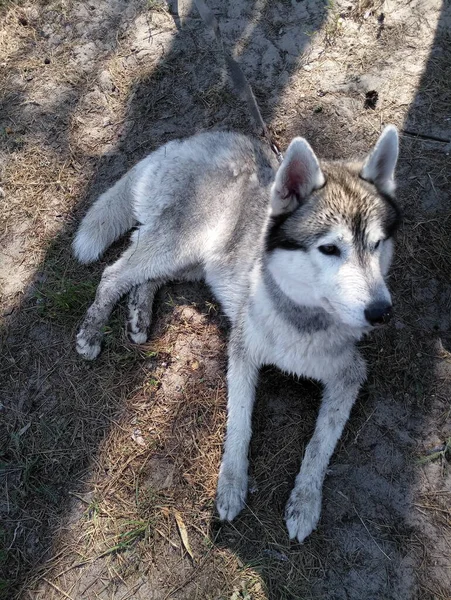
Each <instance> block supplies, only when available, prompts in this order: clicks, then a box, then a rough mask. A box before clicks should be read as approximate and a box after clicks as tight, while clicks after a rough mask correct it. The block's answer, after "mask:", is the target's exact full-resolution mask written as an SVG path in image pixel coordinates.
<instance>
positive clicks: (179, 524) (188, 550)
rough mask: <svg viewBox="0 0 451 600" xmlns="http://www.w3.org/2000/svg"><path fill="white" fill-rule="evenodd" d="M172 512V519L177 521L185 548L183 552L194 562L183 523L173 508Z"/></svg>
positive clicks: (180, 516)
mask: <svg viewBox="0 0 451 600" xmlns="http://www.w3.org/2000/svg"><path fill="white" fill-rule="evenodd" d="M172 510H173V511H174V517H175V520H176V521H177V527H178V528H179V533H180V537H181V538H182V542H183V545H184V546H185V550H186V551H187V552H188V554H189V555H190V556H191V558H192V559H193V560H194V554H193V551H192V550H191V546H190V545H189V540H188V532H187V531H186V527H185V523H184V522H183V519H182V515H181V514H180V513H179V511H178V510H176V509H175V508H173V509H172Z"/></svg>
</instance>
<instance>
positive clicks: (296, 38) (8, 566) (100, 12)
mask: <svg viewBox="0 0 451 600" xmlns="http://www.w3.org/2000/svg"><path fill="white" fill-rule="evenodd" d="M145 8H146V6H145V5H143V4H142V3H139V2H134V3H124V2H109V1H108V0H105V1H104V2H101V3H95V4H94V3H91V4H89V3H88V4H75V5H70V6H69V5H66V4H65V3H64V2H63V3H57V2H55V3H50V4H48V3H43V4H38V5H36V6H35V7H31V8H29V7H25V8H24V9H23V11H24V12H23V13H22V12H21V11H22V9H20V8H18V7H14V8H13V9H11V10H9V8H8V6H7V5H6V7H5V8H4V9H3V10H4V14H5V19H9V21H8V23H9V24H10V25H11V28H13V30H14V31H13V35H16V36H17V37H16V40H15V41H14V40H13V39H11V40H10V39H8V40H7V47H6V53H7V57H8V60H7V65H6V67H7V69H8V77H7V82H8V85H7V86H5V90H4V94H3V97H2V124H1V125H2V130H1V131H2V142H3V143H2V149H1V150H2V160H3V161H4V164H5V171H4V179H3V184H4V189H5V194H6V195H7V197H8V200H9V198H11V197H13V194H14V192H16V191H17V189H18V188H19V187H20V186H21V185H22V186H24V190H25V191H24V193H23V194H22V195H20V194H17V195H16V197H17V198H18V199H19V200H18V203H17V205H16V206H15V207H13V208H14V209H15V210H16V211H17V213H16V214H17V215H18V221H19V222H20V224H19V226H18V227H17V229H15V230H13V231H12V230H10V229H9V230H4V231H3V235H2V238H3V242H4V243H5V248H6V252H8V253H11V252H13V251H14V252H15V251H16V247H15V246H14V244H18V246H19V248H18V249H17V252H19V251H20V252H22V253H24V254H26V253H27V252H30V251H31V250H32V251H33V252H34V251H36V252H37V251H38V250H37V248H38V247H41V248H42V247H43V246H47V250H46V252H45V255H43V256H42V260H41V263H40V265H39V267H38V268H37V269H36V275H35V276H34V277H33V278H32V281H31V283H30V284H29V286H28V287H27V289H25V290H22V292H21V293H19V294H17V295H16V298H15V302H14V303H12V304H11V303H9V304H8V305H5V311H4V315H3V317H4V321H5V323H4V325H3V326H2V330H1V336H2V368H1V379H2V384H1V390H2V392H1V410H2V412H3V414H4V421H3V424H2V426H1V430H2V436H1V476H2V485H3V486H4V496H3V497H4V501H2V504H1V506H0V510H1V513H2V528H1V530H0V535H1V540H2V544H1V545H2V547H3V548H4V549H6V551H3V552H2V554H1V555H0V565H1V567H2V575H1V582H0V583H1V588H0V590H1V592H0V593H1V594H3V596H4V597H5V598H6V597H7V598H12V597H27V596H30V594H31V595H32V596H33V595H34V597H36V594H38V593H39V592H38V591H37V587H36V586H37V585H38V582H40V583H42V581H43V579H42V578H44V577H46V576H49V574H50V573H54V572H55V571H54V569H57V568H58V566H61V563H60V562H59V561H60V559H61V556H60V555H59V554H58V548H60V546H59V544H60V542H61V539H62V538H63V537H64V534H65V532H67V531H68V530H69V529H70V526H71V524H72V523H73V521H74V520H77V518H78V520H80V519H81V520H82V519H83V518H84V516H83V515H85V513H84V511H85V510H87V511H88V512H87V513H86V514H88V515H93V514H95V513H96V509H95V506H94V505H95V499H94V500H92V481H93V473H94V472H95V471H96V469H97V467H98V464H99V461H98V459H97V458H96V455H97V453H98V452H104V451H106V450H105V448H106V446H107V442H108V440H109V439H110V438H111V435H114V433H113V432H114V430H115V428H116V425H117V423H123V422H127V423H128V421H127V419H129V417H130V410H131V409H130V403H129V402H128V401H129V399H130V397H133V398H134V400H133V402H135V395H134V392H135V391H136V390H137V389H138V388H140V387H143V385H144V383H145V382H146V380H147V378H148V377H149V373H152V372H153V371H152V370H153V369H154V368H155V367H156V365H155V364H154V362H153V361H154V357H153V356H149V352H148V351H147V350H142V349H136V348H133V347H132V346H130V345H129V344H128V343H127V341H126V340H125V336H124V334H123V332H122V317H123V315H122V314H121V311H120V310H119V311H118V316H115V317H113V319H112V321H111V323H110V330H109V333H110V334H111V335H107V342H106V347H105V350H104V352H103V354H102V357H101V358H100V360H99V361H97V362H96V363H94V364H86V363H84V362H82V361H80V360H79V359H78V358H77V357H76V355H75V353H74V350H73V339H74V334H75V330H76V326H77V322H78V321H79V319H80V317H81V316H82V314H83V312H84V310H85V309H86V307H87V306H88V304H89V300H90V298H92V296H93V294H94V290H95V286H96V283H97V281H98V279H99V275H100V272H101V269H102V267H104V266H105V264H106V263H107V262H109V261H110V260H111V258H112V256H114V255H115V253H117V247H116V248H113V249H112V250H111V251H110V252H109V254H107V256H106V258H105V259H104V260H102V261H101V262H100V264H98V265H96V266H94V267H89V268H86V267H81V266H79V265H77V264H76V263H75V261H74V260H73V259H72V258H71V252H70V241H71V238H72V235H73V230H74V226H75V224H76V222H78V221H79V218H80V216H81V214H82V212H83V211H84V210H85V207H86V206H87V204H88V203H89V202H90V201H92V199H93V198H94V197H95V196H96V195H98V194H99V193H100V192H101V191H104V190H105V189H106V188H107V187H109V185H111V183H113V182H114V181H115V180H116V179H117V178H118V177H119V176H120V175H121V174H122V173H123V172H125V171H126V170H127V168H129V167H130V166H131V165H132V164H134V163H135V162H136V161H137V160H139V159H140V158H141V157H142V156H143V155H145V154H147V153H148V152H149V151H150V150H152V149H154V148H156V147H157V146H159V145H160V144H161V143H163V142H165V141H167V140H168V139H171V138H174V137H181V136H186V135H190V134H192V133H195V132H197V131H199V130H201V129H208V128H212V127H218V126H219V127H223V128H237V129H239V130H241V131H243V130H244V131H251V130H252V125H251V124H250V123H249V118H248V115H247V112H246V108H245V107H243V106H242V103H241V102H240V101H239V100H237V99H236V97H235V96H234V92H233V90H232V89H231V88H230V86H229V84H228V83H227V79H226V76H225V74H224V69H223V67H222V57H221V56H220V53H219V51H218V50H217V48H216V47H215V44H214V41H213V40H212V39H210V37H209V35H208V33H206V32H205V29H204V26H203V24H202V22H201V21H200V20H199V19H198V18H197V15H196V14H195V12H194V10H191V11H188V13H187V14H186V15H185V16H184V17H183V18H182V25H183V26H182V27H181V28H179V29H178V31H177V33H176V34H175V35H174V34H173V32H172V31H171V27H169V25H168V27H167V28H166V29H165V28H164V27H160V29H158V27H156V28H155V29H153V27H150V28H149V27H147V29H146V22H147V19H148V18H149V15H148V13H147V12H146V10H145ZM211 8H212V9H213V10H215V12H216V13H217V15H218V18H219V20H220V22H221V27H222V29H223V32H224V37H225V38H227V39H228V40H240V48H239V50H240V62H241V64H242V65H243V68H244V70H245V71H246V74H247V75H248V76H249V79H250V83H251V85H252V86H253V88H254V91H255V93H256V95H257V97H258V99H259V101H260V103H261V106H262V112H263V115H264V118H265V119H267V120H268V121H269V120H271V117H272V115H273V111H274V110H275V108H276V107H277V98H278V96H279V95H280V94H281V93H282V92H283V89H284V88H285V86H286V84H287V81H288V79H289V77H290V74H291V72H292V70H293V69H294V68H295V67H296V65H297V59H298V58H299V56H300V55H301V54H302V52H303V51H304V50H305V48H306V45H307V43H308V40H309V37H308V36H309V35H310V34H311V31H312V30H314V29H316V28H319V27H320V25H321V23H322V22H323V20H324V19H325V17H326V14H327V8H326V5H325V4H324V3H323V2H318V3H316V4H315V5H314V6H313V7H310V8H305V7H294V8H289V7H288V8H287V7H286V6H285V5H283V4H281V5H280V6H273V5H272V3H269V2H263V3H260V4H259V3H249V5H245V6H244V7H241V9H239V8H238V7H237V5H235V4H234V5H233V6H231V7H228V8H227V9H224V8H223V7H222V5H220V4H218V3H217V4H216V5H213V4H212V6H211ZM301 8H302V10H301ZM238 10H241V11H242V14H241V16H240V18H239V19H238V18H237V11H238ZM287 10H288V12H289V13H290V15H291V21H290V22H289V23H288V25H287V23H286V22H285V21H283V18H284V14H285V12H287ZM309 10H310V13H309ZM157 13H158V11H157ZM161 14H162V17H161V19H163V18H164V17H165V14H164V11H163V13H161ZM301 17H303V18H305V19H308V24H309V28H310V31H309V32H308V34H307V32H305V33H302V35H301V34H300V32H299V30H298V29H297V27H298V23H299V22H300V20H301ZM156 18H157V19H158V18H159V17H158V16H157V17H156ZM131 21H134V23H135V28H136V31H137V32H138V35H145V34H146V35H148V34H149V31H150V32H151V33H154V34H155V35H154V37H152V40H151V43H152V44H155V45H159V44H160V41H159V37H158V36H159V35H162V36H163V38H164V41H161V44H160V45H161V49H160V51H159V52H158V53H157V55H158V57H159V58H158V60H157V61H156V62H155V63H152V64H149V66H148V68H145V67H144V66H143V65H145V61H146V60H148V59H149V56H155V54H153V55H152V53H151V52H150V50H149V45H148V46H147V47H146V48H144V49H142V48H140V44H139V40H138V41H137V42H136V48H133V44H131V45H130V48H131V52H130V54H129V55H128V56H125V57H124V56H122V57H121V59H122V63H121V65H119V66H118V65H117V63H114V60H113V59H114V57H115V54H117V53H118V52H119V51H120V49H121V47H122V45H123V44H125V41H124V40H125V39H126V37H127V35H128V33H127V26H128V25H129V24H130V22H131ZM160 25H161V23H160ZM279 25H280V27H279ZM282 25H283V26H285V27H287V32H285V33H284V32H281V31H280V29H281V27H282ZM295 28H296V29H295ZM257 35H258V36H259V38H260V43H261V42H262V39H263V37H265V36H267V37H268V40H267V44H266V46H267V48H266V50H265V53H264V54H263V55H262V56H258V51H257V50H256V48H255V47H254V46H253V41H254V39H255V36H257ZM279 35H280V36H282V42H281V46H280V48H279V47H278V45H277V44H278V42H277V44H273V42H272V41H271V39H273V41H275V40H277V39H278V36H279ZM169 37H171V39H170V41H168V39H167V38H169ZM163 38H160V39H163ZM65 53H68V55H67V54H65ZM213 59H214V60H213ZM265 61H266V62H265ZM112 66H113V67H115V68H117V69H118V71H117V72H116V73H115V75H116V78H115V79H114V78H113V79H114V81H112V80H111V78H110V79H109V78H108V69H111V68H112ZM121 68H122V71H121V70H120V69H121ZM127 69H128V70H130V71H133V72H135V71H136V73H139V76H138V77H137V79H136V80H135V82H134V83H133V85H132V87H131V89H125V91H124V90H122V89H118V87H119V86H118V82H119V84H120V83H121V82H122V80H121V76H122V75H123V74H124V70H127ZM146 71H147V73H146ZM143 72H144V74H143ZM262 74H263V76H262ZM115 82H116V83H115ZM102 93H105V96H106V97H107V102H104V99H102V98H101V96H102ZM121 94H125V95H128V102H127V107H126V110H125V112H124V114H123V118H122V121H121V124H120V127H117V124H115V123H112V122H111V118H110V115H111V114H114V103H115V102H117V104H119V103H120V101H121V98H123V96H121ZM108 102H110V103H112V104H113V110H109V109H110V106H109V105H108ZM117 104H116V106H117ZM102 113H104V114H105V118H104V120H102V119H101V116H102ZM109 128H112V129H113V130H114V132H113V135H110V136H108V135H106V134H105V131H108V129H109ZM99 149H100V150H99ZM11 165H14V168H12V167H11ZM80 172H81V173H84V177H80ZM67 173H68V175H67V176H66V174H67ZM53 175H55V176H54V177H53ZM49 176H51V177H49ZM49 179H51V184H52V186H55V187H50V186H49ZM83 179H84V181H83ZM30 180H31V181H30ZM30 189H31V192H30ZM49 190H50V191H49ZM8 195H9V196H8ZM59 195H61V196H64V200H59V199H58V196H59ZM49 201H50V202H51V203H53V204H50V206H51V207H52V208H51V209H49V205H48V204H47V202H49ZM36 215H38V216H36ZM61 221H63V223H64V224H63V225H61ZM49 222H51V224H49ZM22 225H23V227H24V229H21V227H22ZM25 229H26V232H27V235H26V237H25V236H23V237H22V238H21V235H22V234H21V232H22V233H23V231H24V230H25ZM30 229H32V230H33V235H31V234H29V231H30ZM39 236H42V237H39ZM35 238H37V239H35ZM11 242H14V244H12V243H11ZM30 249H31V250H30ZM14 252H13V255H12V257H13V259H14V260H16V259H17V255H16V254H14ZM5 256H6V254H5ZM5 260H6V259H5ZM13 266H14V262H12V263H11V269H13V268H14V267H13ZM8 277H12V273H10V274H9V275H8ZM175 289H180V290H181V291H180V292H178V296H177V297H176V299H175V305H176V306H177V304H178V303H179V302H180V303H181V304H182V305H184V302H185V303H186V300H185V299H184V298H183V297H182V296H184V297H187V298H190V296H189V292H188V291H187V290H185V288H175ZM178 297H182V299H181V300H179V299H178ZM170 298H171V292H169V296H168V295H167V296H164V299H165V300H164V301H165V302H168V301H170ZM196 298H197V302H199V303H200V304H201V305H202V306H204V307H205V306H207V304H206V302H209V297H208V295H205V293H204V292H202V290H200V291H198V292H197V295H196ZM194 301H195V300H193V299H191V300H188V304H190V303H192V302H194ZM170 303H174V302H170ZM202 310H203V309H202ZM208 311H209V309H208V310H206V309H205V311H204V312H205V314H206V315H207V316H208ZM201 312H202V311H201ZM161 318H163V317H161ZM212 319H213V320H212V323H213V325H214V326H215V327H218V326H219V325H218V323H216V322H215V320H214V319H215V318H214V317H212ZM157 320H158V319H157ZM163 322H164V319H163ZM157 331H159V329H158V325H157ZM218 339H221V335H219V338H218ZM222 350H223V348H222ZM150 354H152V352H150ZM160 354H161V353H160ZM216 376H217V375H216ZM143 389H144V388H143ZM145 389H147V388H145ZM174 397H175V396H174ZM132 406H135V404H133V403H132ZM200 413H201V415H202V414H203V412H202V410H201V411H200ZM131 418H132V419H133V417H131ZM202 418H203V417H202ZM130 422H131V421H130ZM207 433H208V429H205V428H203V427H200V428H199V436H200V437H202V435H204V437H208V436H207ZM133 435H135V434H133ZM171 435H172V437H171ZM135 437H136V436H135ZM167 438H168V440H167V442H166V443H165V452H167V448H168V447H170V446H173V445H174V443H175V442H174V431H173V430H171V428H169V429H168V432H167ZM171 440H172V441H171ZM174 447H177V445H175V446H174ZM126 451H128V450H127V448H124V452H126ZM115 477H116V475H115V471H114V466H111V472H109V473H108V474H107V479H112V480H115ZM207 509H208V513H209V514H211V506H209V505H208V506H207V508H206V509H205V510H207ZM142 514H143V515H146V513H145V511H144V512H143V513H142ZM174 580H175V579H174ZM49 585H50V584H49ZM49 589H53V590H55V588H49ZM86 589H87V588H86ZM33 590H34V591H33ZM44 593H45V592H44ZM86 593H88V594H89V593H91V591H89V592H86Z"/></svg>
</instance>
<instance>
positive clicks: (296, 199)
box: [271, 137, 325, 215]
mask: <svg viewBox="0 0 451 600" xmlns="http://www.w3.org/2000/svg"><path fill="white" fill-rule="evenodd" d="M324 181H325V179H324V175H323V173H322V171H321V169H320V166H319V162H318V159H317V158H316V156H315V153H314V152H313V150H312V148H311V147H310V144H309V143H308V142H307V141H306V140H305V139H304V138H300V137H298V138H294V140H293V141H292V142H291V144H290V145H289V146H288V150H287V151H286V153H285V157H284V159H283V161H282V164H281V165H280V167H279V170H278V171H277V174H276V179H275V181H274V183H273V185H272V188H271V213H272V214H273V215H280V214H282V213H288V212H291V211H292V210H294V209H295V208H296V207H297V206H298V205H299V204H300V203H301V202H302V201H303V200H305V199H306V198H307V197H308V196H309V195H310V194H311V193H312V192H313V190H316V189H318V188H320V187H322V186H323V185H324Z"/></svg>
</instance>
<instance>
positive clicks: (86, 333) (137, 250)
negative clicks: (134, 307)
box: [76, 229, 192, 360]
mask: <svg viewBox="0 0 451 600" xmlns="http://www.w3.org/2000/svg"><path fill="white" fill-rule="evenodd" d="M153 233H154V232H153V231H140V230H139V229H138V230H137V231H135V232H134V234H133V237H132V243H131V245H130V247H129V248H128V249H127V250H126V251H125V252H124V253H123V255H122V256H121V257H120V258H119V260H117V261H116V262H115V263H114V264H113V265H111V266H109V267H107V268H106V269H105V271H104V272H103V275H102V279H101V281H100V284H99V287H98V288H97V293H96V297H95V300H94V302H93V304H92V305H91V306H90V307H89V309H88V311H87V313H86V317H85V319H84V321H83V323H82V326H81V328H80V331H79V332H78V335H77V345H76V348H77V352H78V353H79V354H81V356H83V357H84V358H86V359H88V360H92V359H94V358H96V356H97V355H98V354H99V352H100V344H101V341H102V337H103V332H102V329H103V326H104V325H105V324H106V322H107V320H108V318H109V316H110V314H111V311H112V310H113V308H114V305H115V304H116V302H117V301H118V300H119V298H120V297H121V296H123V295H124V294H126V293H127V292H128V291H129V290H130V289H131V288H132V287H134V286H139V285H140V284H143V283H145V282H146V281H162V280H168V279H174V278H176V277H177V273H179V272H180V271H181V270H183V269H184V268H186V267H191V266H192V256H191V257H187V256H183V255H181V254H180V253H177V251H176V250H175V249H174V248H171V249H170V250H168V249H167V248H166V247H165V246H164V245H160V247H158V243H157V241H156V240H155V239H154V236H153Z"/></svg>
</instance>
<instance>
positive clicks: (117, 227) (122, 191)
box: [72, 173, 136, 263]
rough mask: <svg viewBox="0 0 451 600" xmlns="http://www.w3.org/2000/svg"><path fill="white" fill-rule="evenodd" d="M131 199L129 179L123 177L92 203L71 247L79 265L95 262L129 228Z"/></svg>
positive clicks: (132, 222)
mask: <svg viewBox="0 0 451 600" xmlns="http://www.w3.org/2000/svg"><path fill="white" fill-rule="evenodd" d="M132 197H133V196H132V190H131V177H130V173H127V174H125V175H124V176H123V177H122V179H120V180H119V181H118V182H117V183H115V184H114V185H113V187H111V188H110V189H109V190H107V191H106V192H105V193H103V194H102V195H101V196H99V198H98V199H97V200H96V201H95V202H94V204H93V205H92V206H91V208H90V209H89V210H88V212H87V213H86V215H85V217H84V219H83V221H82V222H81V224H80V227H79V228H78V231H77V234H76V236H75V239H74V241H73V243H72V249H73V251H74V254H75V256H76V258H78V260H79V261H80V262H82V263H90V262H93V261H94V260H97V259H98V258H99V257H100V256H101V254H102V253H103V252H104V251H105V250H106V249H107V248H108V246H110V245H111V244H112V243H113V242H114V241H115V240H117V239H118V238H119V237H120V236H121V235H123V234H124V233H125V232H126V231H128V230H129V229H131V228H132V227H133V225H134V224H135V223H136V219H135V217H134V215H133V210H132Z"/></svg>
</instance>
